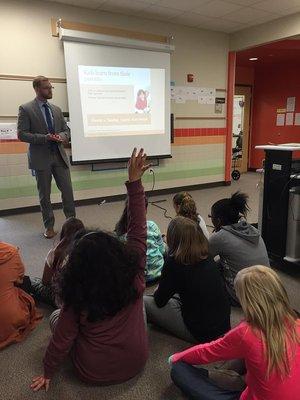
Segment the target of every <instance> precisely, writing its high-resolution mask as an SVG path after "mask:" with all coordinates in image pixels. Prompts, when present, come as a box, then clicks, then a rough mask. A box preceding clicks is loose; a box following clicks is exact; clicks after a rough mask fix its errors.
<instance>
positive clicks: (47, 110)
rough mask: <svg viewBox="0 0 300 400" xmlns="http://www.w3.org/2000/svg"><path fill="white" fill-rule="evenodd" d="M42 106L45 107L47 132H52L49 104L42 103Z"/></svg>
mask: <svg viewBox="0 0 300 400" xmlns="http://www.w3.org/2000/svg"><path fill="white" fill-rule="evenodd" d="M43 107H44V109H45V115H46V121H47V127H48V132H49V133H54V126H53V122H52V118H51V114H50V110H49V106H48V104H46V103H44V104H43Z"/></svg>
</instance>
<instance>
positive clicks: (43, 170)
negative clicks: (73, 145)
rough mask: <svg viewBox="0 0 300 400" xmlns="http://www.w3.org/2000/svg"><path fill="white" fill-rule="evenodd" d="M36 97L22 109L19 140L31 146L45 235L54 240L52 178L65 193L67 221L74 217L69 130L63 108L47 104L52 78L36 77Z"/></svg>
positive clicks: (64, 204)
mask: <svg viewBox="0 0 300 400" xmlns="http://www.w3.org/2000/svg"><path fill="white" fill-rule="evenodd" d="M33 88H34V90H35V92H36V98H35V99H34V100H32V101H30V102H29V103H26V104H22V105H21V106H20V107H19V117H18V137H19V139H20V140H21V141H22V142H27V143H29V150H28V163H29V168H30V169H32V170H34V171H35V177H36V181H37V188H38V192H39V199H40V205H41V211H42V215H43V222H44V226H45V233H44V236H45V237H46V238H48V239H50V238H53V237H54V236H55V235H56V233H55V232H54V214H53V211H52V206H51V201H50V195H51V180H52V175H53V177H54V179H55V182H56V185H57V187H58V189H59V190H60V191H61V194H62V203H63V210H64V214H65V216H66V218H69V217H75V206H74V198H73V190H72V183H71V176H70V169H69V160H68V157H67V154H66V152H65V149H64V146H63V143H68V142H69V139H70V131H69V128H68V126H67V124H66V122H65V120H64V117H63V114H62V112H61V109H60V108H59V107H57V106H55V105H53V104H50V103H49V102H48V100H49V99H52V86H51V83H50V82H49V79H48V78H46V77H44V76H37V77H36V78H35V79H34V80H33Z"/></svg>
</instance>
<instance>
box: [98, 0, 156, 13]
mask: <svg viewBox="0 0 300 400" xmlns="http://www.w3.org/2000/svg"><path fill="white" fill-rule="evenodd" d="M147 7H149V4H147V3H145V2H142V1H138V0H107V1H106V2H105V3H103V4H102V5H101V6H100V7H99V10H103V11H111V12H116V13H123V14H128V15H134V14H136V13H139V12H140V11H141V10H143V9H144V8H147Z"/></svg>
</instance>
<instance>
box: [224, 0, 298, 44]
mask: <svg viewBox="0 0 300 400" xmlns="http://www.w3.org/2000/svg"><path fill="white" fill-rule="evenodd" d="M282 1H283V2H284V0H282ZM299 34H300V13H297V14H293V15H288V16H286V17H282V18H278V19H276V20H274V21H270V22H267V23H264V24H261V25H257V26H254V27H252V28H248V29H243V30H242V31H239V32H235V33H233V34H232V35H231V36H230V50H233V51H239V50H244V49H247V48H251V47H254V46H259V45H261V44H264V43H269V42H275V41H278V40H283V39H288V38H291V37H293V36H297V35H299Z"/></svg>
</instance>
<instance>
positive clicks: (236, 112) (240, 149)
mask: <svg viewBox="0 0 300 400" xmlns="http://www.w3.org/2000/svg"><path fill="white" fill-rule="evenodd" d="M251 92H252V88H251V86H235V94H234V103H233V123H232V151H233V160H234V159H235V161H234V163H235V167H236V169H238V170H239V171H240V172H241V173H243V172H247V171H248V160H249V131H250V110H251Z"/></svg>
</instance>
